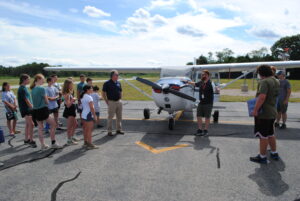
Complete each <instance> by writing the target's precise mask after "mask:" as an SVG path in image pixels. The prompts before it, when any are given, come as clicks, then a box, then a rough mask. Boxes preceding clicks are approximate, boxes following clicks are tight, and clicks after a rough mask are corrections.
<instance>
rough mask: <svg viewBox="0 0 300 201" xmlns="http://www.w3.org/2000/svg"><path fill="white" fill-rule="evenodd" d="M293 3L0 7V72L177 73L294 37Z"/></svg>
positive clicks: (43, 2)
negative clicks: (39, 67)
mask: <svg viewBox="0 0 300 201" xmlns="http://www.w3.org/2000/svg"><path fill="white" fill-rule="evenodd" d="M299 10H300V3H299V1H298V0H286V1H282V0H263V1H261V0H252V1H244V0H222V1H218V0H24V1H18V0H0V65H4V66H18V65H21V64H25V63H31V62H44V63H45V62H46V63H49V64H51V65H64V66H172V65H185V64H186V63H187V62H189V61H193V58H194V57H199V56H200V55H201V54H203V55H205V56H207V53H208V52H213V53H214V52H216V51H221V50H223V49H224V48H230V49H231V50H233V52H234V53H235V55H236V56H237V55H244V54H246V53H248V52H250V51H252V50H257V49H260V48H261V47H267V48H268V49H269V48H270V47H271V45H272V44H274V42H275V41H277V40H278V39H280V38H281V37H284V36H290V35H295V34H299V33H300V12H299Z"/></svg>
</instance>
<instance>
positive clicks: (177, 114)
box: [174, 110, 184, 121]
mask: <svg viewBox="0 0 300 201" xmlns="http://www.w3.org/2000/svg"><path fill="white" fill-rule="evenodd" d="M183 112H184V111H183V110H180V111H179V112H177V113H176V115H175V118H174V119H175V121H178V119H179V118H180V117H181V116H182V114H183Z"/></svg>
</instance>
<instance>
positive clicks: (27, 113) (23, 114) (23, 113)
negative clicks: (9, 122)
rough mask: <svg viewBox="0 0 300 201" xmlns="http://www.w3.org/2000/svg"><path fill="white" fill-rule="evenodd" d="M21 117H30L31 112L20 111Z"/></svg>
mask: <svg viewBox="0 0 300 201" xmlns="http://www.w3.org/2000/svg"><path fill="white" fill-rule="evenodd" d="M20 113H21V117H22V118H24V117H25V116H32V110H27V111H22V110H20Z"/></svg>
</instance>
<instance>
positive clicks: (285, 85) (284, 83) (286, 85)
mask: <svg viewBox="0 0 300 201" xmlns="http://www.w3.org/2000/svg"><path fill="white" fill-rule="evenodd" d="M279 81H280V90H279V96H278V98H279V101H284V100H285V99H286V95H287V90H288V89H290V88H291V84H290V82H289V81H288V80H286V79H284V80H279Z"/></svg>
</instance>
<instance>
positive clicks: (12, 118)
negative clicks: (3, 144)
mask: <svg viewBox="0 0 300 201" xmlns="http://www.w3.org/2000/svg"><path fill="white" fill-rule="evenodd" d="M2 102H3V103H4V106H5V112H6V120H7V121H6V123H7V128H8V129H9V133H10V136H14V135H15V134H17V133H20V131H17V130H16V125H17V120H18V117H17V107H18V106H17V99H16V96H15V94H14V92H12V91H10V85H9V84H8V83H7V82H3V84H2Z"/></svg>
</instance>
